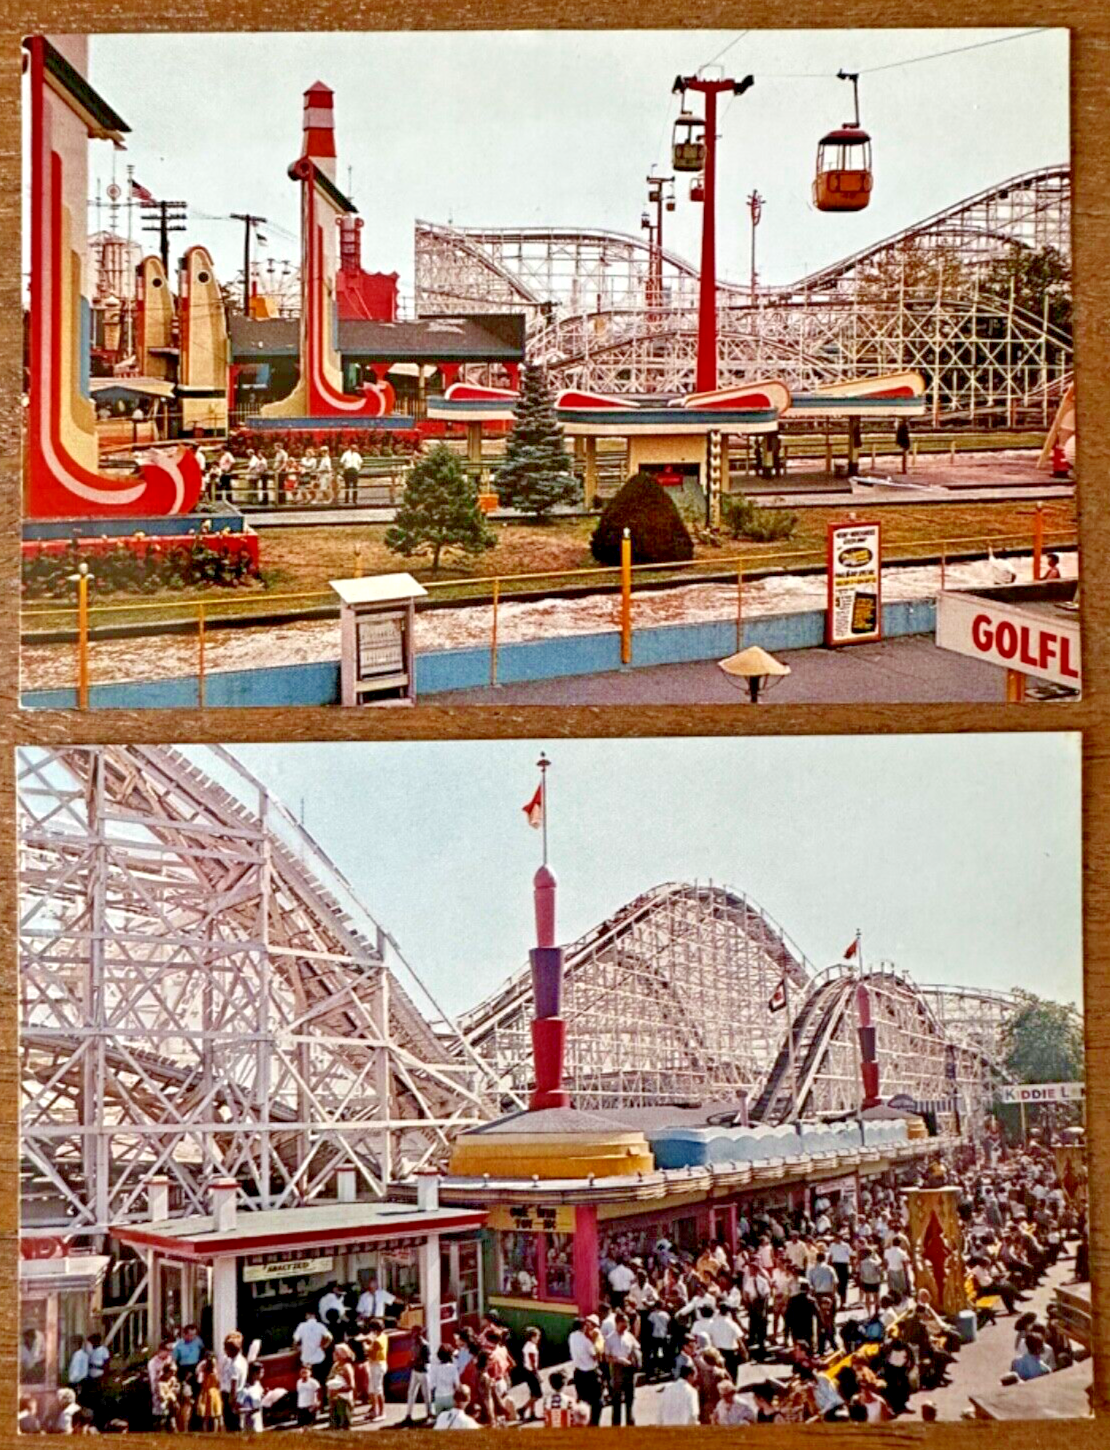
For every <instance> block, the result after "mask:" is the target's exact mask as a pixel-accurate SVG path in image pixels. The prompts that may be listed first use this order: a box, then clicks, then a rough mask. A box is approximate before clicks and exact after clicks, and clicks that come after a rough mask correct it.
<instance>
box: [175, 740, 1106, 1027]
mask: <svg viewBox="0 0 1110 1450" xmlns="http://www.w3.org/2000/svg"><path fill="white" fill-rule="evenodd" d="M541 748H543V749H545V750H546V752H547V754H548V755H549V756H550V757H551V760H552V766H551V770H550V773H549V838H550V856H551V864H552V866H553V868H554V870H555V872H556V875H557V877H558V879H559V883H560V900H559V936H560V939H561V940H563V941H564V942H566V943H569V942H571V941H573V940H575V939H576V938H577V937H579V936H581V935H582V934H583V933H584V932H586V931H587V930H589V929H590V928H592V927H593V926H595V925H597V924H598V923H599V922H600V921H602V920H603V919H604V918H605V917H607V916H609V915H611V914H612V913H613V912H614V911H616V910H617V909H618V908H620V907H621V906H623V905H624V904H625V903H626V902H628V901H630V900H631V899H632V898H633V897H635V896H638V895H639V894H640V893H641V892H643V891H645V890H647V889H648V888H650V887H652V886H655V885H657V884H659V883H662V882H666V881H694V880H697V881H702V882H705V881H710V880H712V881H714V882H716V883H719V884H721V885H726V886H729V887H731V888H732V889H734V890H736V891H738V892H741V893H744V894H746V895H747V896H748V897H749V898H750V899H752V900H753V901H755V902H756V903H758V904H759V905H760V906H761V907H762V908H763V909H764V911H766V912H767V913H768V914H769V915H770V916H771V917H773V918H774V919H775V920H776V921H777V922H778V923H779V924H780V926H781V927H782V928H783V929H784V930H785V931H786V933H787V935H788V936H789V937H791V938H792V939H793V941H794V942H795V944H796V946H797V947H799V948H800V949H801V950H802V952H804V953H805V955H806V956H807V957H808V958H809V959H810V961H811V962H812V963H813V965H814V967H815V969H818V970H819V969H821V968H823V967H825V966H828V965H830V964H831V963H833V962H836V961H838V960H839V959H840V955H841V953H842V952H843V950H844V948H845V947H847V946H848V944H849V943H850V942H851V940H852V938H853V936H854V934H855V932H856V931H857V929H858V930H859V931H860V932H861V934H862V938H861V939H862V945H863V953H864V959H865V961H870V962H877V961H879V960H883V959H886V960H889V961H892V962H893V963H894V964H895V965H897V966H898V967H901V968H905V969H906V970H908V971H909V972H910V974H911V975H912V976H913V977H914V978H915V979H916V980H917V981H918V982H920V983H923V984H925V983H948V984H954V985H966V986H978V987H984V988H992V989H995V990H1000V991H1008V990H1010V989H1012V988H1014V987H1024V988H1027V989H1028V990H1031V991H1034V992H1036V993H1038V994H1039V995H1041V996H1044V997H1052V998H1056V999H1058V1000H1061V1001H1069V1002H1074V1003H1076V1004H1077V1005H1078V1004H1080V1003H1081V1001H1082V947H1081V905H1080V891H1081V871H1080V860H1081V857H1080V847H1081V841H1080V737H1079V735H1078V734H1073V733H1063V732H1059V733H1051V734H1049V733H1045V734H1035V733H1032V732H1030V733H1023V734H1000V733H996V734H983V735H958V736H957V735H889V736H872V737H861V736H843V737H841V736H837V737H832V736H813V737H793V738H791V737H773V738H766V739H763V738H733V739H727V738H726V739H720V738H698V737H690V738H681V739H660V740H656V739H646V740H589V739H587V740H555V741H540V740H523V741H497V742H490V741H466V742H426V743H399V742H388V743H377V742H373V743H372V742H357V743H330V744H311V745H236V746H234V747H231V749H232V752H233V754H234V755H235V756H236V757H237V758H238V759H239V760H240V761H241V762H242V763H243V764H244V765H245V766H246V767H247V769H248V770H250V771H251V772H253V773H254V774H255V775H256V776H258V777H259V778H260V779H261V780H262V782H263V783H264V784H265V785H266V786H267V787H268V788H269V789H270V790H272V792H273V793H274V794H275V795H276V796H277V797H278V798H279V799H280V800H281V801H282V802H283V803H284V804H285V805H286V807H287V808H288V809H289V810H290V811H291V812H292V813H293V814H294V815H295V816H300V814H301V812H302V810H303V815H304V825H305V828H306V829H307V830H308V831H309V832H310V834H311V835H312V836H313V837H314V838H315V839H316V841H317V842H318V843H319V844H320V845H321V846H322V847H323V849H324V850H325V852H326V853H327V854H328V855H329V856H330V858H331V859H332V861H333V862H334V863H335V864H336V866H338V868H339V869H340V870H341V871H342V873H343V874H344V875H345V876H346V878H347V879H348V881H349V882H350V883H351V885H352V886H353V887H354V889H355V892H356V894H357V895H358V897H359V898H360V900H361V901H362V903H363V905H364V906H365V907H366V909H367V910H368V911H369V912H370V913H371V914H372V915H373V916H374V917H375V919H376V920H377V921H378V922H379V923H380V924H381V925H382V926H384V927H385V928H386V929H387V930H388V931H389V932H390V933H391V934H392V935H393V936H394V937H395V939H396V940H397V942H398V943H399V945H400V947H401V950H402V951H403V952H404V954H405V956H406V958H407V959H408V960H409V962H410V963H411V964H412V965H413V967H414V968H415V969H416V971H417V972H418V973H419V975H420V977H421V978H422V979H423V980H424V981H425V983H426V984H427V985H428V987H429V988H430V989H431V991H432V992H433V993H434V994H436V995H437V996H438V997H439V998H440V1000H441V1003H442V1006H443V1007H444V1009H445V1010H446V1011H447V1012H449V1013H451V1014H454V1013H456V1012H458V1011H461V1010H463V1009H465V1008H467V1007H469V1006H472V1005H473V1004H474V1003H476V1002H478V1001H481V1000H482V999H483V998H484V997H485V996H487V995H488V994H489V993H490V992H492V991H493V990H495V989H496V988H497V987H498V986H499V985H500V984H501V983H502V982H503V981H504V980H505V978H506V977H508V976H509V975H511V974H512V973H513V972H515V971H516V970H518V969H519V968H520V967H521V966H523V965H524V964H525V962H526V960H527V952H528V948H529V947H530V946H531V945H532V944H533V940H534V938H533V926H532V918H531V910H532V904H531V879H532V875H533V873H534V871H535V869H536V867H537V866H538V864H539V861H540V833H539V832H538V831H534V830H532V829H530V827H529V826H528V823H527V820H526V819H525V816H524V814H523V811H522V807H523V806H524V804H525V803H526V802H527V801H528V800H529V799H530V797H531V796H532V793H533V791H534V789H535V786H536V784H537V782H538V778H539V773H538V770H537V768H536V762H537V759H538V757H539V754H540V750H541ZM188 753H189V754H190V755H192V757H193V758H194V759H195V760H196V761H197V763H198V764H200V765H201V767H202V768H203V769H205V770H207V771H210V772H212V771H213V770H214V769H215V770H216V773H217V776H218V778H220V779H221V780H224V779H226V778H227V777H226V775H221V774H219V767H218V766H214V763H213V757H212V755H211V753H209V752H206V751H204V750H203V749H202V748H201V747H195V748H189V750H188Z"/></svg>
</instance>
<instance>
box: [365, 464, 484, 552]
mask: <svg viewBox="0 0 1110 1450" xmlns="http://www.w3.org/2000/svg"><path fill="white" fill-rule="evenodd" d="M496 543H497V540H496V539H495V538H494V536H493V534H492V532H491V531H490V529H489V528H488V527H487V526H486V521H485V518H484V517H483V516H482V512H481V510H480V509H479V507H478V493H477V489H476V488H475V486H474V484H473V483H472V482H471V481H470V479H469V478H467V476H466V472H465V470H464V469H463V466H462V464H461V463H460V462H459V460H458V459H457V458H456V457H455V455H454V454H453V453H452V452H451V450H450V448H448V447H447V445H446V444H445V443H440V444H437V446H436V447H435V448H433V449H432V451H431V452H430V453H429V454H428V456H427V457H426V458H422V459H421V460H420V462H419V463H417V464H416V465H415V467H414V468H413V470H412V472H411V473H410V474H409V481H408V484H407V485H406V487H405V494H404V497H403V498H402V500H401V504H400V507H399V508H398V509H397V514H396V517H395V518H394V520H393V523H392V525H391V527H390V528H389V529H388V530H387V531H386V535H385V546H386V548H387V549H390V550H392V552H393V553H394V554H404V555H405V557H406V558H409V557H411V556H412V555H413V554H420V553H425V552H427V551H429V550H430V551H431V555H432V573H433V574H435V573H436V572H437V571H438V569H439V559H440V555H441V554H442V553H443V551H444V549H461V550H462V551H463V553H464V554H480V553H481V552H482V551H483V550H484V549H492V548H493V547H494V546H495V544H496Z"/></svg>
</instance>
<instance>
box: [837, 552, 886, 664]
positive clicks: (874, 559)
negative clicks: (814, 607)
mask: <svg viewBox="0 0 1110 1450" xmlns="http://www.w3.org/2000/svg"><path fill="white" fill-rule="evenodd" d="M827 550H828V558H827V563H828V582H829V598H828V608H827V610H826V613H825V643H826V644H830V645H831V644H867V643H870V642H871V641H873V640H877V639H881V638H882V635H883V590H882V557H883V556H882V540H881V531H880V528H879V525H878V524H830V525H829V532H828V545H827Z"/></svg>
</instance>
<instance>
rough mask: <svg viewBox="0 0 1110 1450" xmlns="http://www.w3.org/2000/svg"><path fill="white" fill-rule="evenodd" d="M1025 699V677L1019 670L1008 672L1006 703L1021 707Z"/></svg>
mask: <svg viewBox="0 0 1110 1450" xmlns="http://www.w3.org/2000/svg"><path fill="white" fill-rule="evenodd" d="M1024 699H1025V676H1024V675H1023V674H1021V673H1020V671H1018V670H1007V671H1006V703H1007V705H1020V704H1021V703H1022V701H1023V700H1024Z"/></svg>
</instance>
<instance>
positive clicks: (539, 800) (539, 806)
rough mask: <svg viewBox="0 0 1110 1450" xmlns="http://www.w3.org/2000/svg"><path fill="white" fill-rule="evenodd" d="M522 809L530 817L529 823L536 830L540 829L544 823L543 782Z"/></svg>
mask: <svg viewBox="0 0 1110 1450" xmlns="http://www.w3.org/2000/svg"><path fill="white" fill-rule="evenodd" d="M521 810H522V811H523V812H524V814H525V815H526V816H527V817H528V824H529V825H530V826H531V827H532V829H533V830H534V831H538V830H539V828H540V827H541V826H542V825H543V783H542V782H541V783H540V784H539V785H538V786H537V787H536V794H535V795H534V796H533V797H532V799H531V800H530V801H529V802H528V804H527V805H526V806H521Z"/></svg>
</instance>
